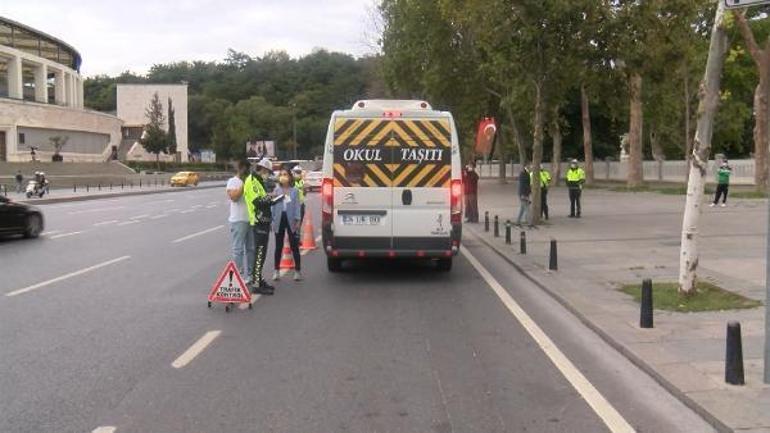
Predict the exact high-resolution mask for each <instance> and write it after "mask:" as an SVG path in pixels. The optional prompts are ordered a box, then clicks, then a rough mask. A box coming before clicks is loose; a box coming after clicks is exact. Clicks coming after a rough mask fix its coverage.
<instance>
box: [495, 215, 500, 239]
mask: <svg viewBox="0 0 770 433" xmlns="http://www.w3.org/2000/svg"><path fill="white" fill-rule="evenodd" d="M495 237H496V238H499V237H500V219H499V218H498V217H497V215H495Z"/></svg>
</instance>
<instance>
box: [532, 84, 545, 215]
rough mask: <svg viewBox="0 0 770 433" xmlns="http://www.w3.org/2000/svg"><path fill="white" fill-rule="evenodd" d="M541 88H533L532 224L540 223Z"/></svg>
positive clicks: (539, 85) (542, 126) (543, 123)
mask: <svg viewBox="0 0 770 433" xmlns="http://www.w3.org/2000/svg"><path fill="white" fill-rule="evenodd" d="M542 89H543V85H542V83H537V84H536V88H535V93H536V94H535V120H534V125H533V126H534V127H535V131H534V134H533V135H534V137H533V140H532V171H531V173H532V195H530V197H531V198H532V205H531V206H530V208H529V211H530V212H531V215H530V222H531V223H532V225H537V224H540V210H541V206H540V163H541V162H542V160H543V129H544V126H545V118H544V117H545V116H544V113H543V112H544V110H543V90H542Z"/></svg>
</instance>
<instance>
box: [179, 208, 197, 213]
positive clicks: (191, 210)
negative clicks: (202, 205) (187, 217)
mask: <svg viewBox="0 0 770 433" xmlns="http://www.w3.org/2000/svg"><path fill="white" fill-rule="evenodd" d="M190 212H195V209H187V210H183V211H182V212H179V213H190Z"/></svg>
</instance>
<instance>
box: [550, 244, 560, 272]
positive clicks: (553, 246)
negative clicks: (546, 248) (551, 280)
mask: <svg viewBox="0 0 770 433" xmlns="http://www.w3.org/2000/svg"><path fill="white" fill-rule="evenodd" d="M558 263H559V262H558V260H557V258H556V239H551V253H550V254H549V260H548V269H549V270H551V271H558V270H559V264H558Z"/></svg>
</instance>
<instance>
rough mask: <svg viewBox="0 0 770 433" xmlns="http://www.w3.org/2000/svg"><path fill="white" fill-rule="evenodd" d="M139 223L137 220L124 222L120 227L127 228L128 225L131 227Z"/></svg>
mask: <svg viewBox="0 0 770 433" xmlns="http://www.w3.org/2000/svg"><path fill="white" fill-rule="evenodd" d="M138 222H139V221H137V220H130V221H123V222H122V223H119V224H118V227H122V226H127V225H131V224H136V223H138Z"/></svg>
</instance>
